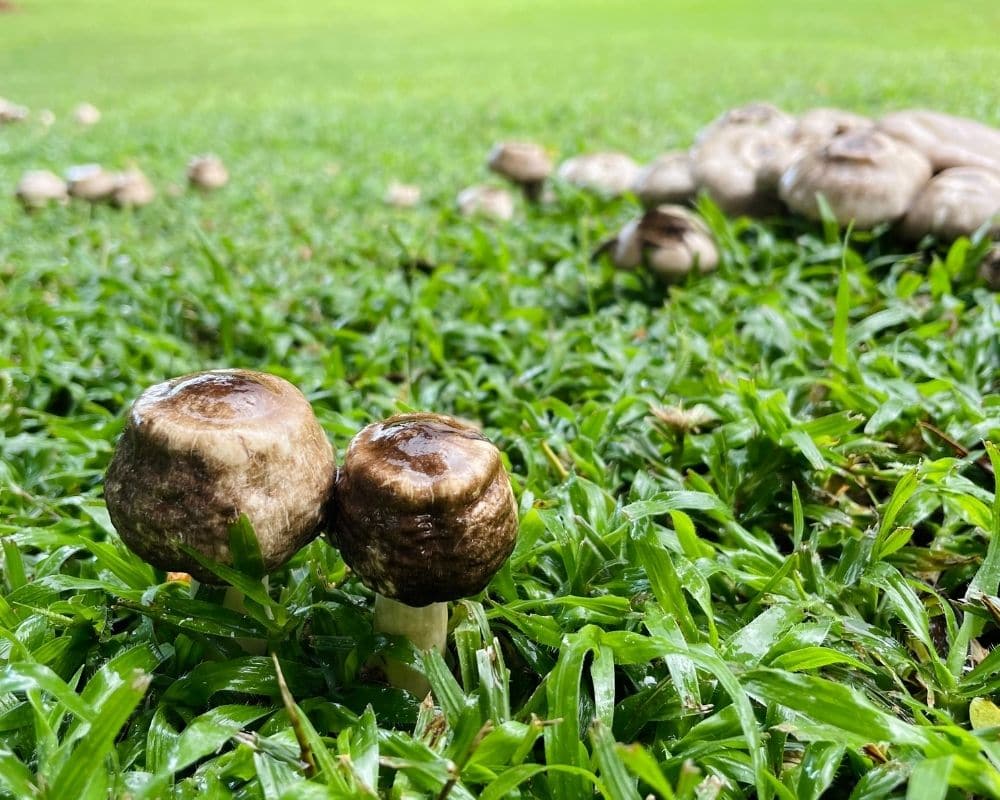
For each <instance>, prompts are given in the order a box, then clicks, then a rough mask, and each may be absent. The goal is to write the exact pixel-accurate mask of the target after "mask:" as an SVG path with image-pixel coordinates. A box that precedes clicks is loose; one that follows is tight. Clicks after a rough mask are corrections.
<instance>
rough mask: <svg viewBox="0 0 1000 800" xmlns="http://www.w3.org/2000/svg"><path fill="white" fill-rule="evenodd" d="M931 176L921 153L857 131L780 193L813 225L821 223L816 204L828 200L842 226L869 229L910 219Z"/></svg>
mask: <svg viewBox="0 0 1000 800" xmlns="http://www.w3.org/2000/svg"><path fill="white" fill-rule="evenodd" d="M930 176H931V168H930V164H929V163H928V162H927V159H925V158H924V157H923V156H922V155H920V153H918V152H917V151H916V150H913V149H912V148H910V147H907V146H906V145H905V144H902V143H901V142H897V141H896V140H894V139H891V138H890V137H888V136H886V135H885V134H883V133H880V132H878V131H875V130H870V131H855V132H853V133H845V134H842V135H840V136H835V137H834V138H833V139H831V140H830V141H829V142H828V143H827V144H825V145H823V146H822V147H819V148H816V149H814V150H812V151H810V152H809V153H808V154H806V155H805V156H803V157H802V158H800V159H799V160H798V161H796V162H795V163H794V164H793V165H792V166H791V167H790V168H789V169H788V170H787V171H786V172H785V174H784V175H782V176H781V182H780V184H779V193H780V195H781V199H782V200H784V201H785V203H786V205H787V206H788V207H789V208H790V209H791V210H792V211H795V212H797V213H799V214H802V215H804V216H806V217H809V218H810V219H819V218H820V211H819V204H818V202H817V199H816V198H817V195H823V197H824V198H825V199H826V201H827V203H828V204H829V206H830V208H831V210H832V211H833V215H834V217H835V218H836V220H837V222H839V223H841V224H847V223H848V222H850V221H852V220H853V221H854V224H855V225H857V226H858V227H859V228H861V229H869V228H873V227H875V226H876V225H879V224H881V223H884V222H892V221H894V220H896V219H898V218H899V217H901V216H902V215H903V214H905V213H906V210H907V209H908V208H909V207H910V203H911V202H912V201H913V198H914V196H915V195H916V193H917V192H918V191H919V189H920V187H921V186H923V185H924V184H925V183H926V182H927V181H928V179H929V178H930Z"/></svg>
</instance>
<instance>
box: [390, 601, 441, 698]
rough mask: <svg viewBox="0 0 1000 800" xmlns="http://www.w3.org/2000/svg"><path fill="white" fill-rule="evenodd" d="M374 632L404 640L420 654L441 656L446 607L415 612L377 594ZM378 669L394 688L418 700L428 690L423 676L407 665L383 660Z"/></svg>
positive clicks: (439, 606)
mask: <svg viewBox="0 0 1000 800" xmlns="http://www.w3.org/2000/svg"><path fill="white" fill-rule="evenodd" d="M375 631H376V633H386V634H389V635H390V636H405V637H406V638H407V639H409V640H410V641H411V642H412V643H413V646H414V647H415V648H416V649H417V650H420V651H426V650H437V651H438V652H439V653H444V650H445V644H446V642H447V640H448V604H447V603H431V604H430V605H426V606H420V607H419V608H418V607H414V606H408V605H406V604H404V603H399V602H397V601H396V600H390V599H389V598H388V597H383V596H382V595H380V594H376V595H375ZM380 666H381V667H382V669H383V670H384V671H385V676H386V678H387V679H388V681H389V683H390V684H392V685H393V686H396V687H398V688H400V689H406V691H408V692H410V693H411V694H413V695H415V696H417V697H424V696H425V695H426V694H427V692H428V691H429V690H430V684H428V683H427V679H426V678H425V677H424V676H423V674H422V673H420V672H418V671H417V670H415V669H414V668H413V667H411V666H410V665H409V664H404V663H402V662H399V661H395V660H393V659H390V658H386V659H384V661H383V663H382V664H381V665H380Z"/></svg>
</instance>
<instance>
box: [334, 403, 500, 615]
mask: <svg viewBox="0 0 1000 800" xmlns="http://www.w3.org/2000/svg"><path fill="white" fill-rule="evenodd" d="M334 507H335V511H334V515H333V520H332V524H333V531H332V537H333V538H334V539H335V544H336V546H337V547H338V548H339V549H340V552H341V554H342V555H343V557H344V561H346V562H347V564H348V565H349V566H350V567H351V569H353V570H354V571H355V572H357V574H358V575H359V576H360V577H361V580H362V581H364V583H365V585H366V586H368V587H370V588H371V589H373V590H374V591H376V592H378V593H379V594H381V595H383V596H384V597H388V598H389V599H392V600H397V601H399V602H401V603H405V604H406V605H409V606H425V605H428V604H430V603H437V602H445V601H448V600H455V599H458V598H460V597H468V596H469V595H473V594H476V593H477V592H480V591H482V590H483V589H484V588H485V587H486V584H488V583H489V581H490V579H491V578H492V577H493V575H494V574H495V573H496V572H497V570H499V569H500V567H501V565H502V564H503V562H504V561H505V560H506V559H507V556H509V555H510V553H511V551H512V550H513V549H514V543H515V541H516V539H517V526H518V519H517V505H516V503H515V501H514V494H513V492H512V490H511V485H510V479H509V478H508V477H507V473H506V472H505V471H504V467H503V462H502V461H501V459H500V452H499V451H498V450H497V448H496V447H495V446H494V445H493V444H492V443H491V442H490V441H489V440H488V439H487V438H486V437H485V436H483V435H482V434H481V433H480V432H479V431H478V430H476V429H475V428H472V427H470V426H468V425H466V424H464V423H462V422H459V421H458V420H456V419H452V418H451V417H446V416H442V415H440V414H402V415H400V416H396V417H391V418H390V419H387V420H385V421H383V422H376V423H374V424H373V425H369V426H368V427H366V428H365V429H364V430H362V431H361V432H360V433H358V435H357V436H355V437H354V439H353V440H352V441H351V444H350V447H349V448H348V450H347V455H346V457H345V460H344V465H343V468H342V469H341V470H340V475H339V477H338V480H337V491H336V493H335V501H334Z"/></svg>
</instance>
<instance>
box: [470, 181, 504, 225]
mask: <svg viewBox="0 0 1000 800" xmlns="http://www.w3.org/2000/svg"><path fill="white" fill-rule="evenodd" d="M455 202H456V203H457V204H458V212H459V213H460V214H461V215H462V216H463V217H475V216H482V217H493V218H494V219H500V220H508V219H510V218H511V217H513V216H514V198H513V197H512V196H511V194H510V192H508V191H507V190H506V189H498V188H497V187H495V186H486V185H483V184H480V185H477V186H470V187H468V188H467V189H463V190H462V191H461V192H459V193H458V197H456V198H455Z"/></svg>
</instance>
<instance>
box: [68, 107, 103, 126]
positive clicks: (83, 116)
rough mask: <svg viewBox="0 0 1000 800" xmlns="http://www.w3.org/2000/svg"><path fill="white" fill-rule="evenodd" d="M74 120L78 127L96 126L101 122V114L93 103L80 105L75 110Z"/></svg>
mask: <svg viewBox="0 0 1000 800" xmlns="http://www.w3.org/2000/svg"><path fill="white" fill-rule="evenodd" d="M73 119H74V120H75V121H76V123H77V124H78V125H86V126H90V125H96V124H97V123H98V122H100V121H101V112H100V111H98V109H97V107H96V106H94V105H92V104H91V103H80V104H79V105H77V107H76V108H74V109H73Z"/></svg>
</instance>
